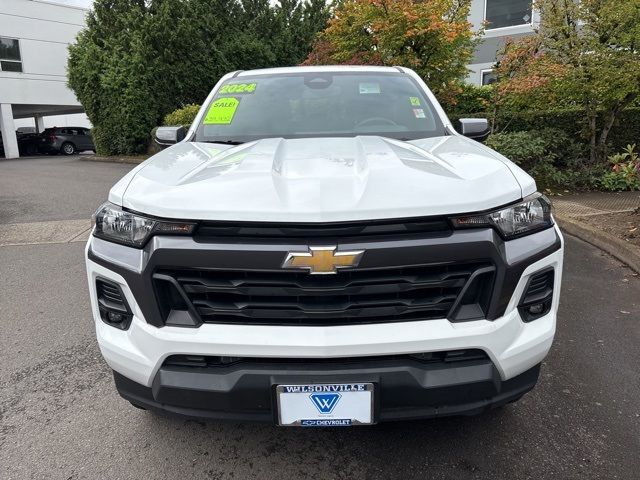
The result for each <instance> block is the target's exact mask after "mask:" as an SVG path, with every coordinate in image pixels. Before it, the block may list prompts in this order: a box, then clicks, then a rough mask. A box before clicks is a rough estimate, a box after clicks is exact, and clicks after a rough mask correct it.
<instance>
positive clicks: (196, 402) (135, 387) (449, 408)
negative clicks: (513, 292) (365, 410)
mask: <svg viewBox="0 0 640 480" xmlns="http://www.w3.org/2000/svg"><path fill="white" fill-rule="evenodd" d="M539 371H540V365H536V366H534V367H533V368H531V369H529V370H527V371H525V372H524V373H521V374H520V375H518V376H516V377H514V378H511V379H509V380H506V381H503V380H501V379H500V375H499V373H498V371H497V370H496V368H495V366H494V365H493V364H492V363H491V361H490V360H478V361H468V362H456V363H452V364H445V365H440V364H419V363H418V362H411V361H405V360H380V361H376V360H374V361H367V360H366V358H365V359H363V361H361V362H360V363H358V362H355V363H354V362H350V363H347V364H344V365H340V364H338V363H336V364H326V365H319V364H313V363H311V364H308V365H305V364H304V363H295V364H286V363H283V364H281V365H273V364H268V363H266V364H264V365H261V364H259V363H256V364H252V365H230V366H228V367H215V368H201V369H194V368H181V367H161V368H160V369H159V370H158V373H157V374H156V376H155V378H154V380H153V384H152V386H151V387H145V386H144V385H140V384H138V383H136V382H134V381H132V380H130V379H128V378H126V377H125V376H123V375H121V374H119V373H117V372H114V379H115V383H116V387H117V389H118V392H119V393H120V395H121V396H122V397H123V398H125V399H127V400H129V401H130V402H132V403H134V404H135V405H137V406H141V407H145V408H152V409H157V410H163V411H165V412H171V413H174V414H180V415H187V416H195V417H205V418H216V419H224V420H243V421H261V422H270V423H275V422H276V415H277V412H276V408H275V404H276V403H275V386H276V385H279V384H280V385H282V384H294V385H295V384H314V383H353V382H359V383H373V384H374V401H375V403H374V423H377V422H384V421H393V420H411V419H418V418H430V417H440V416H450V415H473V414H478V413H481V412H483V411H485V410H488V409H490V408H494V407H498V406H501V405H504V404H506V403H509V402H512V401H515V400H517V399H519V398H520V397H521V396H522V395H524V394H525V393H527V392H528V391H530V390H531V389H532V388H533V387H534V386H535V384H536V382H537V380H538V376H539Z"/></svg>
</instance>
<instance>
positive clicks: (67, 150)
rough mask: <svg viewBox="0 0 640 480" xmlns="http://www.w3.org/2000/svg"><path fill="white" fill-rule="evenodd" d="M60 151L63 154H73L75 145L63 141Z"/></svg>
mask: <svg viewBox="0 0 640 480" xmlns="http://www.w3.org/2000/svg"><path fill="white" fill-rule="evenodd" d="M60 151H61V152H62V153H64V154H65V155H73V154H74V153H76V146H75V145H74V144H73V143H71V142H64V143H63V144H62V147H60Z"/></svg>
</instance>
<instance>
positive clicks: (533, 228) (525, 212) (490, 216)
mask: <svg viewBox="0 0 640 480" xmlns="http://www.w3.org/2000/svg"><path fill="white" fill-rule="evenodd" d="M451 220H452V222H453V226H454V227H456V228H473V227H485V226H486V227H494V228H496V229H497V230H498V232H500V234H501V235H502V237H503V238H504V239H505V240H511V239H512V238H516V237H519V236H522V235H527V234H529V233H533V232H537V231H539V230H544V229H545V228H548V227H550V226H552V225H553V220H552V219H551V202H550V201H549V199H548V198H547V197H545V196H544V195H542V194H540V193H536V194H534V195H531V196H530V197H528V198H526V199H525V200H524V201H522V202H520V203H517V204H515V205H511V206H509V207H506V208H503V209H500V210H496V211H494V212H489V213H485V214H482V215H466V216H462V217H455V218H452V219H451Z"/></svg>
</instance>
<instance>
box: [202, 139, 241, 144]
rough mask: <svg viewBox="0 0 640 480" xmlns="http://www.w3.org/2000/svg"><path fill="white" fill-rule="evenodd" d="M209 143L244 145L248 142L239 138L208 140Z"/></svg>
mask: <svg viewBox="0 0 640 480" xmlns="http://www.w3.org/2000/svg"><path fill="white" fill-rule="evenodd" d="M207 143H221V144H223V145H242V144H243V143H246V142H240V141H238V140H207Z"/></svg>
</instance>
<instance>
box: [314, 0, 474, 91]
mask: <svg viewBox="0 0 640 480" xmlns="http://www.w3.org/2000/svg"><path fill="white" fill-rule="evenodd" d="M470 4H471V0H422V1H419V0H344V1H342V2H341V3H339V4H338V6H337V8H336V9H335V11H334V12H333V16H332V18H331V19H330V20H329V24H328V26H327V28H326V29H325V30H324V31H323V32H322V33H321V34H320V35H319V36H318V39H317V41H316V43H315V44H314V47H313V50H312V52H311V53H310V55H309V56H308V57H307V60H306V61H305V64H310V65H313V64H327V63H332V64H336V63H337V64H373V65H401V66H406V67H410V68H412V69H414V70H415V71H416V72H417V73H418V74H419V75H420V76H421V77H422V78H423V79H424V80H425V82H427V83H428V84H429V86H430V87H431V88H432V89H433V90H434V92H435V93H436V95H438V96H439V98H440V99H441V100H444V101H445V102H448V101H453V99H454V97H455V94H456V92H457V91H458V83H459V81H460V79H462V78H464V77H465V76H466V73H467V64H468V63H470V60H471V57H472V55H473V51H474V47H475V45H476V42H477V41H478V38H479V33H478V32H476V33H474V32H473V31H472V30H471V25H470V23H469V22H468V21H467V16H468V14H469V8H470Z"/></svg>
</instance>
